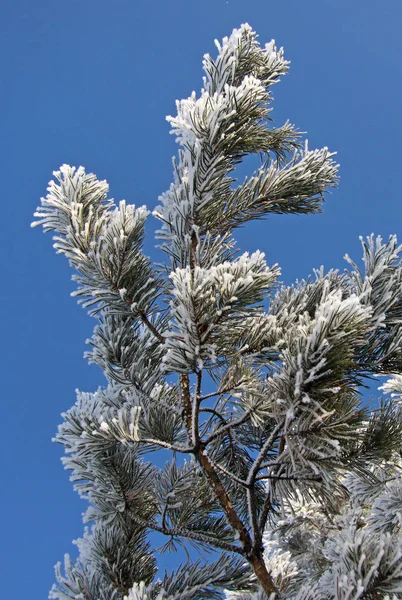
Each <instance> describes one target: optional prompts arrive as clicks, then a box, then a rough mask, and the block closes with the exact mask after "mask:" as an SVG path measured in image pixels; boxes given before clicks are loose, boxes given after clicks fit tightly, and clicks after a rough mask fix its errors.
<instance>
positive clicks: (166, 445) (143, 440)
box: [135, 438, 194, 454]
mask: <svg viewBox="0 0 402 600" xmlns="http://www.w3.org/2000/svg"><path fill="white" fill-rule="evenodd" d="M135 443H136V444H141V443H142V444H153V445H154V446H160V447H161V448H166V449H167V450H172V451H173V452H181V453H182V454H191V453H192V452H194V448H193V447H191V446H188V447H186V446H175V445H174V444H169V442H162V440H154V439H153V438H141V439H140V440H135Z"/></svg>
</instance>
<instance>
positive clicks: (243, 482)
mask: <svg viewBox="0 0 402 600" xmlns="http://www.w3.org/2000/svg"><path fill="white" fill-rule="evenodd" d="M208 458H209V460H210V462H211V464H212V465H213V466H214V467H215V469H217V470H218V471H221V473H224V475H226V476H227V477H229V478H230V479H232V480H233V481H235V482H236V483H238V484H239V485H242V486H243V487H247V482H246V480H245V479H241V478H240V477H237V475H235V474H234V473H231V472H230V471H228V470H227V469H226V468H225V467H223V466H222V465H221V464H219V463H217V462H215V461H214V460H213V459H212V458H211V457H210V456H209V457H208Z"/></svg>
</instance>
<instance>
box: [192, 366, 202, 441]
mask: <svg viewBox="0 0 402 600" xmlns="http://www.w3.org/2000/svg"><path fill="white" fill-rule="evenodd" d="M201 383H202V370H198V371H197V373H196V387H195V394H194V399H193V406H192V414H191V419H192V428H191V436H192V443H193V445H194V446H197V445H198V444H199V441H200V433H199V428H198V420H199V409H200V404H201Z"/></svg>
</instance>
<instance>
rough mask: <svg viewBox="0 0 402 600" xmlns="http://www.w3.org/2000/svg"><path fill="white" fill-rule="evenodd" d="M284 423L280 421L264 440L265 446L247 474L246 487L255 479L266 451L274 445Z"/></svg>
mask: <svg viewBox="0 0 402 600" xmlns="http://www.w3.org/2000/svg"><path fill="white" fill-rule="evenodd" d="M284 424H285V421H284V420H282V421H281V422H280V423H278V425H277V426H276V427H275V429H274V430H273V431H272V433H271V435H270V436H269V438H268V439H267V440H266V442H265V444H264V445H263V447H262V448H261V451H260V453H259V455H258V456H257V458H256V459H255V461H254V462H253V465H252V467H251V469H250V472H249V474H248V477H247V484H248V485H252V484H253V483H254V481H255V479H256V477H257V473H258V471H259V469H260V467H261V464H262V462H263V460H264V458H265V456H266V454H267V452H268V450H269V449H270V448H271V447H272V445H273V444H274V442H275V440H276V438H277V437H278V433H279V432H280V430H281V429H282V427H283V426H284Z"/></svg>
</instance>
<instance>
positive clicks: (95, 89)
mask: <svg viewBox="0 0 402 600" xmlns="http://www.w3.org/2000/svg"><path fill="white" fill-rule="evenodd" d="M243 22H249V23H250V24H251V25H252V26H253V27H254V28H255V29H256V30H257V31H258V33H259V34H260V40H261V41H262V42H266V41H269V40H270V39H271V38H275V39H276V40H277V43H278V44H279V45H281V46H282V45H283V46H284V47H285V55H286V57H287V58H288V59H290V60H291V61H292V65H291V71H290V74H289V75H288V76H287V77H286V78H285V79H284V80H283V81H282V83H281V84H279V85H278V86H276V87H275V90H274V95H275V100H276V103H275V111H274V114H273V116H274V118H275V121H276V123H277V124H281V123H283V122H284V121H285V120H286V119H288V118H289V119H290V120H291V121H292V122H294V123H295V124H296V125H297V126H298V127H299V128H300V129H301V130H304V131H308V138H309V143H310V144H309V145H310V147H311V148H314V147H321V146H323V145H328V146H329V148H330V149H331V150H337V151H338V159H339V162H340V163H341V171H340V173H341V185H340V188H339V190H337V191H336V192H335V193H333V194H332V196H330V197H329V198H328V201H327V203H326V205H325V212H324V214H323V215H320V216H304V217H275V216H273V217H271V218H270V219H269V220H268V221H265V222H261V223H258V224H257V225H253V226H252V227H249V228H246V229H244V230H242V231H241V233H240V235H239V239H240V242H241V247H242V248H243V249H244V250H246V249H256V248H261V249H262V250H264V251H265V252H266V254H267V259H268V261H269V262H270V263H274V262H279V263H280V264H281V265H282V267H283V279H284V280H285V281H286V282H287V283H290V282H291V281H293V280H294V279H295V278H297V277H299V278H301V277H304V276H306V275H307V274H308V273H309V272H311V270H312V269H313V267H318V266H320V265H321V264H324V265H325V267H326V268H330V267H341V268H343V260H342V257H343V255H344V253H345V252H348V253H350V254H351V255H352V256H354V257H357V258H360V255H361V251H360V247H359V243H358V236H359V235H360V234H363V235H366V234H369V233H371V232H372V231H374V232H376V233H380V234H382V235H383V236H386V237H388V235H389V234H390V233H394V232H395V233H397V234H399V236H400V238H401V240H402V223H401V217H402V207H401V190H400V182H399V177H400V172H401V158H400V139H401V137H402V120H401V106H402V78H401V57H402V36H401V35H400V27H401V22H402V4H401V2H400V0H383V2H381V3H379V2H373V1H372V0H305V1H304V2H300V0H287V2H269V1H268V0H203V1H202V2H195V1H192V0H154V1H151V0H109V1H106V0H35V1H33V0H3V1H2V3H1V8H0V30H1V35H0V56H1V59H0V61H1V69H0V87H1V90H0V102H1V104H2V106H1V112H0V114H1V147H0V157H1V162H0V164H1V174H2V175H1V179H2V185H3V188H2V189H3V203H2V204H3V209H2V217H1V225H0V227H1V229H2V232H1V240H2V250H1V253H0V261H1V274H2V293H1V295H0V303H1V318H0V327H1V344H2V349H1V355H2V360H1V370H2V373H3V375H2V379H3V384H2V390H3V392H2V414H1V422H2V427H1V431H2V433H1V437H0V444H1V448H0V461H1V474H2V481H3V490H2V493H1V494H0V506H1V514H2V519H1V521H2V522H1V526H0V527H1V530H0V531H1V534H0V554H1V556H0V565H1V567H0V571H1V584H0V588H1V596H2V597H3V598H4V599H5V598H13V600H27V599H28V598H29V600H40V599H43V598H46V597H47V592H48V589H49V587H50V586H51V583H52V582H53V565H54V563H55V562H56V561H57V560H59V559H62V557H63V554H64V553H65V552H67V551H70V550H71V548H72V546H71V540H72V539H73V538H76V537H79V536H80V535H81V533H82V525H81V520H80V519H81V512H82V511H83V510H84V509H85V506H84V503H83V502H82V501H80V500H79V499H78V498H77V496H76V495H75V493H74V492H73V490H72V487H71V484H70V483H69V481H68V475H67V473H66V472H64V471H63V469H62V466H61V464H60V462H59V457H60V449H59V448H58V447H56V445H54V444H52V443H51V441H50V439H51V437H52V436H53V435H54V433H55V430H56V426H57V425H58V423H59V422H60V413H61V412H62V411H63V410H66V409H67V408H69V407H70V406H71V404H72V403H73V402H74V401H75V393H74V390H75V388H77V387H78V388H80V389H82V390H85V391H92V390H94V389H96V387H97V386H98V385H100V384H102V383H103V376H102V373H101V372H100V371H99V370H98V369H97V368H96V367H94V366H91V367H89V366H87V364H86V362H85V361H84V360H83V359H82V354H83V352H84V350H85V343H84V342H85V339H86V338H87V337H89V336H90V334H91V331H92V327H93V325H94V322H93V321H91V320H90V318H89V317H87V315H86V314H85V312H84V311H83V310H82V309H81V308H79V307H77V305H76V303H75V300H74V299H72V298H70V297H69V293H70V292H71V291H72V289H73V284H72V283H71V281H70V275H71V273H70V272H69V269H68V267H67V264H66V261H65V260H64V259H63V258H60V257H58V256H55V254H54V251H53V250H52V248H51V240H50V236H47V237H44V236H43V235H41V233H40V232H39V231H38V230H34V231H32V230H30V228H29V223H30V222H31V220H32V213H33V211H34V209H35V208H36V206H37V204H38V201H39V197H40V196H42V195H44V194H45V190H46V185H47V182H48V181H49V179H50V178H51V173H52V171H53V170H55V169H57V168H58V167H59V166H60V164H62V163H64V162H67V163H69V164H72V165H77V166H78V165H84V166H85V167H86V168H87V169H88V170H91V171H93V172H95V173H96V174H97V175H98V177H100V178H102V179H104V178H106V179H107V180H108V181H109V183H110V187H111V194H112V196H113V197H115V198H116V199H117V200H119V199H121V198H125V199H127V201H129V202H132V203H136V204H144V203H145V204H147V205H148V206H149V207H154V206H155V203H156V201H157V197H158V195H159V194H160V193H161V192H163V191H164V190H165V189H166V188H167V187H168V185H169V183H170V179H171V155H172V154H173V153H174V152H175V151H176V146H175V144H174V140H173V138H172V137H171V136H169V135H168V124H167V123H166V122H165V120H164V117H165V115H166V114H172V113H173V112H174V110H175V107H174V101H175V99H176V98H182V97H187V96H188V95H189V94H190V93H191V91H192V90H199V88H200V87H201V59H202V55H203V54H204V53H205V52H214V46H213V39H214V38H216V37H217V38H221V37H222V36H224V35H227V34H230V32H231V30H232V29H233V28H234V27H237V26H239V25H240V24H241V23H243ZM152 243H153V242H152V239H150V240H149V242H148V243H147V251H148V252H150V253H151V252H152Z"/></svg>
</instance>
